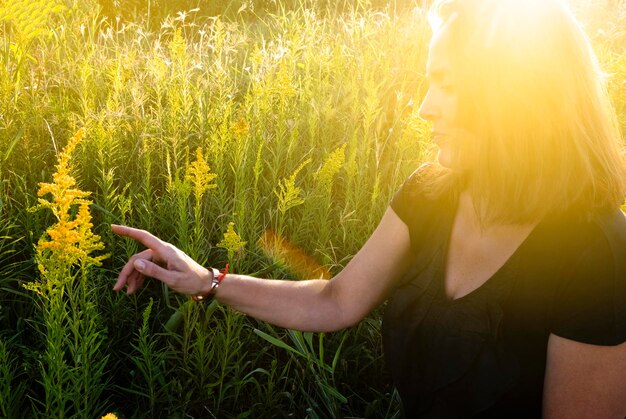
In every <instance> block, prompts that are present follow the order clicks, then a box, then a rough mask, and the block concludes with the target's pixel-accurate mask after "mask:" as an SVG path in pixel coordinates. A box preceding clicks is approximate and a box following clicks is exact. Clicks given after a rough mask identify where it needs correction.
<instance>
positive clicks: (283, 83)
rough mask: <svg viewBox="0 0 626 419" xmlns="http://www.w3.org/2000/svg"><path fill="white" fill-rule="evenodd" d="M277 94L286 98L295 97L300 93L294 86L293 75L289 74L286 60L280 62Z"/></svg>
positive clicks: (277, 75) (277, 76) (277, 74)
mask: <svg viewBox="0 0 626 419" xmlns="http://www.w3.org/2000/svg"><path fill="white" fill-rule="evenodd" d="M276 92H277V93H278V94H279V95H281V96H285V97H293V96H295V95H296V94H297V93H298V91H297V90H296V88H295V87H294V85H293V81H292V79H291V74H289V69H288V68H287V65H286V64H285V60H284V59H283V60H281V61H280V65H279V66H278V72H277V73H276Z"/></svg>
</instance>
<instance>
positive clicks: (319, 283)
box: [111, 208, 410, 332]
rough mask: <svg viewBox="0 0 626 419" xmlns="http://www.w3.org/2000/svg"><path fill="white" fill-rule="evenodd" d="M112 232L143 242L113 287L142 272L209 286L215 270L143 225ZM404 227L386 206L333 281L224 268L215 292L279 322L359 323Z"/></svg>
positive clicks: (324, 326)
mask: <svg viewBox="0 0 626 419" xmlns="http://www.w3.org/2000/svg"><path fill="white" fill-rule="evenodd" d="M111 229H112V231H113V232H114V233H116V234H119V235H122V236H126V237H130V238H132V239H135V240H137V241H139V242H140V243H142V244H143V245H144V246H146V247H147V249H146V250H144V251H142V252H140V253H137V254H136V255H134V256H133V257H131V258H130V259H129V261H128V262H127V263H126V265H125V266H124V268H123V269H122V271H121V272H120V275H119V277H118V279H117V282H116V284H115V286H114V288H113V289H114V290H116V291H120V290H121V289H123V288H124V287H125V286H126V287H127V292H128V293H129V294H132V293H134V292H135V291H137V290H138V289H139V288H140V287H141V286H142V284H143V281H144V278H145V277H153V278H155V279H158V280H160V281H162V282H164V283H165V284H166V285H168V286H169V287H170V288H172V289H174V290H175V291H177V292H180V293H183V294H188V295H197V294H204V293H206V292H207V291H208V290H209V289H210V287H211V280H212V278H213V274H212V272H211V271H210V270H208V269H206V268H204V267H202V266H200V265H198V264H197V263H196V262H195V261H193V260H192V259H191V258H190V257H189V256H187V255H186V254H185V253H183V252H182V251H181V250H179V249H177V248H176V247H174V246H172V245H171V244H169V243H166V242H164V241H162V240H160V239H158V238H157V237H155V236H153V235H152V234H150V233H148V232H147V231H144V230H138V229H134V228H131V227H125V226H116V225H112V226H111ZM409 249H410V239H409V232H408V228H407V226H406V225H405V224H404V222H403V221H402V220H401V219H400V218H399V217H398V216H397V215H396V213H395V212H394V211H393V210H392V209H391V208H389V209H387V211H386V212H385V215H384V216H383V218H382V220H381V222H380V224H379V225H378V227H377V228H376V230H375V231H374V233H373V234H372V236H371V237H370V238H369V240H368V241H367V242H366V243H365V245H364V246H363V247H362V248H361V250H360V251H359V252H358V253H357V254H356V255H355V256H354V257H353V258H352V260H351V261H350V262H349V263H348V265H347V266H346V267H345V268H344V269H343V270H342V271H341V272H340V273H339V274H338V275H337V276H335V277H334V278H332V279H331V280H324V279H319V280H305V281H283V280H272V279H260V278H254V277H251V276H246V275H235V274H228V275H227V276H226V278H224V280H223V281H222V283H221V285H220V286H219V288H218V289H217V292H216V294H215V298H216V299H217V300H218V301H220V302H222V303H224V304H227V305H229V306H231V307H233V308H234V309H236V310H238V311H240V312H242V313H245V314H247V315H250V316H252V317H255V318H257V319H259V320H264V321H267V322H269V323H272V324H274V325H277V326H281V327H286V328H290V329H297V330H303V331H318V332H327V331H334V330H339V329H343V328H345V327H348V326H351V325H354V324H356V323H358V322H359V321H360V320H361V319H363V317H365V316H366V315H367V314H368V313H369V312H370V311H372V310H373V309H374V308H376V307H377V306H378V305H379V304H380V303H381V302H382V301H384V299H385V298H386V296H387V293H388V291H389V289H390V288H391V286H392V285H393V283H394V281H395V280H396V279H397V278H398V277H399V276H400V275H401V274H402V272H404V270H405V269H406V266H405V264H406V260H407V255H408V252H409Z"/></svg>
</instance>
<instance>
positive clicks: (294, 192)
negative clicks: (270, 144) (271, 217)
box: [274, 158, 311, 215]
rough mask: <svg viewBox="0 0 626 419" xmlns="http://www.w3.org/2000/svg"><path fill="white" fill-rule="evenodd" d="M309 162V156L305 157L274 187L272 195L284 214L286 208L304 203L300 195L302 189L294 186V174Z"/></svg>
mask: <svg viewBox="0 0 626 419" xmlns="http://www.w3.org/2000/svg"><path fill="white" fill-rule="evenodd" d="M309 163H311V158H308V159H306V160H305V161H304V162H303V163H302V164H301V165H300V166H298V168H297V169H296V170H294V171H293V173H292V174H291V175H290V176H289V177H287V178H284V179H281V180H280V181H279V182H278V189H274V195H276V197H277V198H278V210H279V211H280V212H281V214H283V215H285V212H287V210H288V209H290V208H293V207H296V206H298V205H300V204H302V203H304V199H302V198H301V197H300V193H301V192H302V189H301V188H300V187H298V186H296V176H298V173H300V171H301V170H302V169H304V167H305V166H306V165H307V164H309Z"/></svg>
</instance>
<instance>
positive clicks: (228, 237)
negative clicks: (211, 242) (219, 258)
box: [217, 221, 246, 260]
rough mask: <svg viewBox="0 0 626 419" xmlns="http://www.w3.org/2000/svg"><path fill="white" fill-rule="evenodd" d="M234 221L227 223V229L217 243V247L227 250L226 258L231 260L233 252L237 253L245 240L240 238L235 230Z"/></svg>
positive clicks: (244, 243)
mask: <svg viewBox="0 0 626 419" xmlns="http://www.w3.org/2000/svg"><path fill="white" fill-rule="evenodd" d="M234 227H235V223H233V222H232V221H231V222H230V223H228V229H227V230H226V233H224V239H223V240H222V241H221V242H219V243H218V244H217V247H221V248H222V249H226V251H227V252H228V259H229V260H231V259H232V258H233V256H234V255H235V253H238V252H239V251H241V250H242V249H243V247H244V246H245V245H246V242H245V241H242V240H241V237H239V234H237V233H236V232H235V228H234Z"/></svg>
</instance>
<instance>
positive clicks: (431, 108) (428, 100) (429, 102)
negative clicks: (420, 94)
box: [419, 89, 439, 121]
mask: <svg viewBox="0 0 626 419" xmlns="http://www.w3.org/2000/svg"><path fill="white" fill-rule="evenodd" d="M436 105H437V104H436V103H435V100H434V98H433V94H432V89H428V91H427V92H426V96H424V100H422V104H421V105H420V109H419V116H420V118H422V119H424V120H426V121H432V120H434V119H436V118H437V117H438V115H439V111H437V106H436Z"/></svg>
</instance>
